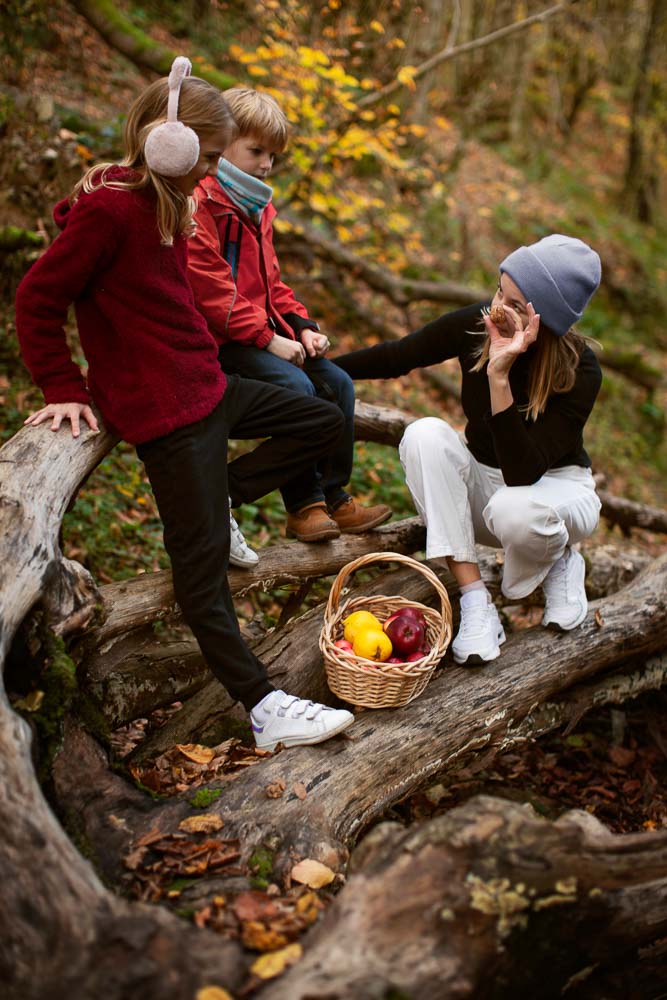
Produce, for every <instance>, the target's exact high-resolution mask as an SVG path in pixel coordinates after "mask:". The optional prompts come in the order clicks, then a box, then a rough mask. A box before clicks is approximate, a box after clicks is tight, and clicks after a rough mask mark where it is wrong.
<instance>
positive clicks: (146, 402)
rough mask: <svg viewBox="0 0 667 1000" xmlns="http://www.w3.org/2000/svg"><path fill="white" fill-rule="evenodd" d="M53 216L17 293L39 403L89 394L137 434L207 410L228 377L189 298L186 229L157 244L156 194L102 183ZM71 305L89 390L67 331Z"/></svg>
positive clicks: (117, 173) (111, 424)
mask: <svg viewBox="0 0 667 1000" xmlns="http://www.w3.org/2000/svg"><path fill="white" fill-rule="evenodd" d="M127 173H128V172H127V171H123V170H121V168H114V170H113V174H112V175H113V177H114V179H117V178H120V177H122V176H127ZM54 218H55V219H56V222H57V223H58V225H59V226H60V228H61V229H62V232H61V233H60V234H59V235H58V237H57V238H56V239H55V240H54V242H53V243H52V244H51V246H50V247H49V249H48V250H47V251H46V253H44V254H43V256H42V257H40V258H39V260H38V261H37V262H36V263H35V264H34V265H33V266H32V268H31V269H30V270H29V271H28V273H27V274H26V276H25V277H24V279H23V281H22V282H21V284H20V285H19V289H18V292H17V297H16V325H17V331H18V336H19V341H20V344H21V350H22V352H23V357H24V359H25V362H26V364H27V366H28V368H29V369H30V373H31V375H32V377H33V379H34V381H35V382H36V384H37V385H38V386H39V387H40V388H41V389H42V391H43V393H44V399H45V401H46V402H47V403H71V402H80V403H88V402H90V397H92V399H93V401H94V402H95V404H96V405H97V406H98V407H99V410H100V412H101V414H102V416H103V418H104V421H105V423H106V425H107V427H108V428H109V429H110V430H111V431H112V432H115V433H117V434H119V435H120V437H122V438H124V439H125V440H126V441H130V442H132V443H133V444H140V443H142V442H144V441H150V440H151V439H152V438H156V437H161V436H162V435H163V434H168V433H169V432H170V431H173V430H176V428H178V427H183V426H185V425H186V424H191V423H194V422H195V421H197V420H201V419H202V418H203V417H205V416H206V415H207V414H209V413H210V412H211V411H212V410H213V409H214V408H215V406H216V405H217V404H218V402H219V401H220V399H221V398H222V395H223V393H224V390H225V384H226V383H225V376H224V375H223V373H222V371H221V369H220V365H219V362H218V357H217V351H218V348H217V345H216V343H215V340H214V339H213V337H212V336H211V334H210V333H209V330H208V327H207V325H206V322H205V320H204V318H203V317H202V316H201V315H200V313H199V312H197V309H196V308H195V304H194V299H193V297H192V292H191V290H190V285H189V282H188V278H187V244H186V239H185V238H184V237H182V236H181V237H177V238H176V239H175V240H174V244H173V246H163V245H162V244H161V243H160V234H159V231H158V228H157V218H156V208H155V196H154V194H153V193H152V192H148V191H146V190H142V191H129V190H126V189H125V190H120V189H113V188H99V189H98V190H96V191H93V192H91V193H90V194H82V195H81V197H80V198H79V199H78V200H77V201H76V203H75V204H74V206H73V207H70V205H69V203H68V201H67V200H65V201H61V202H60V203H59V204H58V205H57V206H56V209H55V212H54ZM72 303H74V308H75V312H76V319H77V325H78V328H79V336H80V339H81V346H82V348H83V352H84V354H85V356H86V360H87V362H88V375H87V382H88V390H89V392H90V395H89V393H88V391H87V389H86V383H85V381H84V378H83V376H82V374H81V372H80V370H79V368H78V366H77V365H76V364H75V363H74V362H73V361H72V359H71V356H70V351H69V348H68V346H67V342H66V338H65V331H64V323H65V321H66V318H67V310H68V307H69V306H70V305H71V304H72Z"/></svg>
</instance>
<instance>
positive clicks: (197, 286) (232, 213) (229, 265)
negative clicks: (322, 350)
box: [188, 177, 318, 348]
mask: <svg viewBox="0 0 667 1000" xmlns="http://www.w3.org/2000/svg"><path fill="white" fill-rule="evenodd" d="M195 199H196V201H197V212H196V215H195V221H196V223H197V232H196V234H195V236H193V237H192V238H191V239H190V241H189V247H188V251H189V252H188V274H189V277H190V284H191V285H192V290H193V292H194V296H195V302H196V303H197V308H198V309H199V310H200V312H202V313H203V315H204V316H205V318H206V322H207V323H208V325H209V329H210V330H211V333H212V334H213V336H214V337H215V338H216V340H217V341H218V342H219V343H220V344H224V343H227V342H228V341H232V340H233V341H236V342H237V343H240V344H248V345H250V346H253V347H259V348H265V347H266V346H267V344H268V343H269V341H270V340H271V338H272V337H273V335H274V334H275V333H279V334H281V335H282V336H284V337H289V338H290V339H291V340H295V339H297V338H298V334H299V333H300V332H301V330H302V329H304V328H310V329H315V330H316V329H318V326H317V323H316V322H315V321H314V320H311V319H309V317H308V312H307V310H306V308H305V306H304V305H303V304H302V303H301V302H299V300H298V299H297V298H296V296H295V295H294V292H293V291H292V289H291V288H290V287H289V286H288V285H286V284H285V282H284V281H281V278H280V267H279V265H278V258H277V257H276V252H275V250H274V247H273V219H274V218H275V215H276V210H275V208H274V207H273V205H272V204H269V205H267V207H266V208H265V209H264V212H263V214H262V220H261V223H260V225H259V226H256V225H255V224H254V223H253V222H252V221H251V219H249V218H248V216H247V215H246V214H245V212H243V211H242V210H241V209H240V208H239V207H238V206H237V205H235V204H234V202H233V201H231V199H230V198H229V197H228V196H227V194H226V193H225V191H223V189H222V187H221V186H220V184H219V183H218V180H217V179H216V178H215V177H205V178H204V180H203V181H201V182H200V183H199V184H198V185H197V188H196V190H195Z"/></svg>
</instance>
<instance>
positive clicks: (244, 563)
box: [229, 499, 259, 569]
mask: <svg viewBox="0 0 667 1000" xmlns="http://www.w3.org/2000/svg"><path fill="white" fill-rule="evenodd" d="M229 503H230V509H229V530H230V535H231V538H230V541H229V561H230V563H231V564H232V566H241V567H243V569H250V567H251V566H256V565H257V563H258V562H259V556H258V555H257V553H256V552H254V551H253V550H252V549H251V548H250V546H249V545H248V543H247V542H246V540H245V538H244V537H243V532H242V531H241V529H240V528H239V526H238V524H237V523H236V519H235V517H234V515H233V514H232V510H231V499H230V501H229Z"/></svg>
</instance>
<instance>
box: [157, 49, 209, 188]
mask: <svg viewBox="0 0 667 1000" xmlns="http://www.w3.org/2000/svg"><path fill="white" fill-rule="evenodd" d="M191 71H192V63H191V62H190V60H189V59H186V57H185V56H177V57H176V59H174V62H173V63H172V67H171V72H170V73H169V101H168V103H167V120H166V122H163V123H162V125H157V126H156V127H155V128H154V129H153V131H152V132H151V133H150V134H149V136H148V138H147V139H146V145H145V147H144V157H145V160H146V163H147V164H148V166H149V167H150V169H151V170H153V171H154V172H155V173H156V174H162V175H163V176H164V177H184V176H185V174H189V173H190V171H191V170H192V168H193V167H194V166H195V165H196V163H197V160H198V159H199V139H198V138H197V133H196V132H195V131H193V129H191V128H188V126H187V125H184V124H183V122H179V121H178V99H179V97H180V94H181V86H182V84H183V80H184V79H185V77H186V76H190V73H191Z"/></svg>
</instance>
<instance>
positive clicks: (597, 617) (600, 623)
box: [595, 608, 604, 628]
mask: <svg viewBox="0 0 667 1000" xmlns="http://www.w3.org/2000/svg"><path fill="white" fill-rule="evenodd" d="M595 624H596V625H597V627H598V628H602V626H603V625H604V618H603V617H602V615H601V614H600V610H599V608H598V609H597V610H596V612H595Z"/></svg>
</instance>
